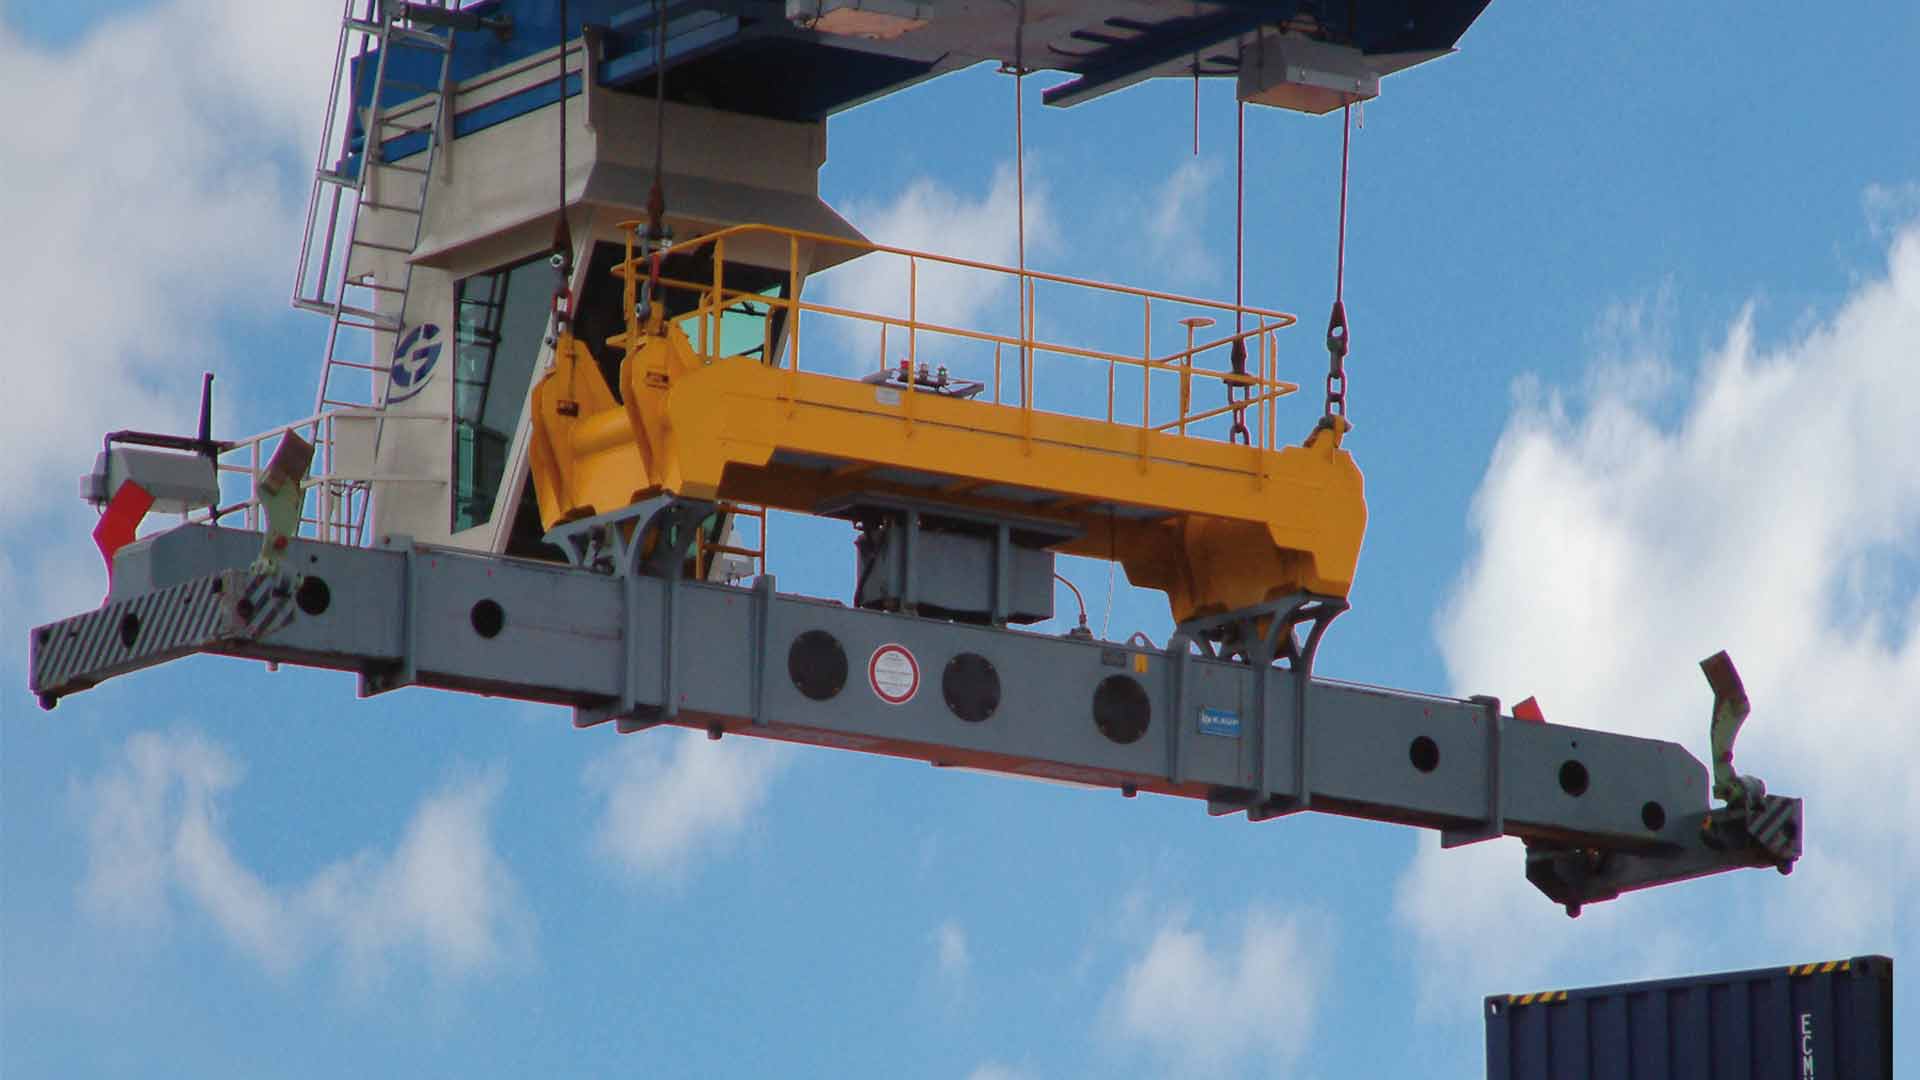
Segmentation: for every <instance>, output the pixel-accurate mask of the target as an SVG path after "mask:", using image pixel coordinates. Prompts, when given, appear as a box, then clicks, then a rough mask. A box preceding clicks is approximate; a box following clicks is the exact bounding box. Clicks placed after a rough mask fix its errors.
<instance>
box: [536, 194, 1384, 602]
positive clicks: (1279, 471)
mask: <svg viewBox="0 0 1920 1080" xmlns="http://www.w3.org/2000/svg"><path fill="white" fill-rule="evenodd" d="M770 239H771V240H774V241H778V242H779V244H780V245H781V246H784V247H786V248H787V249H788V251H789V254H790V262H789V278H790V281H791V286H790V289H789V291H788V293H787V295H786V296H785V297H784V298H779V297H770V296H764V295H762V294H758V293H754V294H747V293H741V292H734V291H729V290H727V289H725V288H723V287H722V281H723V280H724V267H725V265H726V260H725V253H726V248H727V246H728V244H729V242H730V241H731V242H732V243H734V244H742V243H743V242H746V243H751V244H752V245H753V246H754V248H756V249H758V251H760V252H761V253H762V256H761V257H762V259H764V252H765V251H766V250H767V244H768V242H769V240H770ZM803 242H811V243H813V244H821V243H840V244H845V243H847V242H846V241H843V240H839V239H837V238H832V237H826V236H819V235H813V234H806V233H798V232H793V231H790V230H783V229H774V228H771V227H766V226H740V227H736V228H733V229H727V230H723V231H721V232H718V233H714V234H711V235H709V236H706V237H702V238H700V239H698V240H694V241H690V242H688V243H686V244H681V245H678V246H676V247H675V248H674V251H675V252H686V251H698V250H702V249H704V248H705V247H706V246H708V245H710V246H711V248H712V256H713V265H714V280H713V281H712V282H710V283H700V284H693V283H685V282H669V283H667V284H668V286H669V287H677V288H691V289H698V290H699V291H700V295H701V300H700V303H699V306H698V307H697V308H695V309H694V310H693V311H692V312H690V313H688V314H684V315H681V316H679V317H677V318H676V319H675V320H673V321H668V320H666V319H665V318H663V316H662V314H661V311H660V310H659V306H658V305H656V306H655V309H654V311H653V312H652V314H651V316H650V317H649V318H648V319H647V320H646V321H645V322H640V321H639V320H637V319H636V318H635V317H634V315H633V312H634V310H635V303H634V301H635V300H636V298H637V291H636V283H637V282H640V281H644V280H645V278H646V273H647V269H646V267H647V264H646V261H645V259H644V257H643V258H640V259H636V258H634V257H633V239H632V233H631V229H630V230H629V239H628V250H627V254H628V258H627V260H626V262H625V263H624V264H623V265H622V266H619V267H616V268H615V273H617V274H619V275H621V276H622V277H624V278H625V279H626V311H627V312H628V313H629V318H628V328H627V331H626V333H624V334H622V335H620V336H619V337H617V338H614V339H611V342H610V343H612V344H617V345H619V346H621V347H622V348H623V350H624V353H625V358H624V360H623V362H622V364H621V368H620V396H619V398H617V399H616V398H615V396H614V394H613V392H612V390H611V388H610V387H609V386H608V385H607V382H606V379H605V378H604V377H603V376H602V375H601V372H600V368H599V366H598V365H597V363H596V362H595V361H594V358H593V355H592V353H591V352H590V351H589V350H588V348H587V346H586V344H585V343H584V342H581V341H578V340H575V339H573V338H571V337H570V336H563V337H562V339H561V341H560V343H559V346H558V347H557V348H556V351H555V361H554V366H553V368H552V369H551V370H550V371H548V372H547V373H546V374H545V375H544V376H543V377H542V378H541V380H540V382H539V383H538V384H537V385H536V387H535V388H534V395H533V438H532V443H531V447H530V455H529V456H530V460H531V464H532V469H533V480H534V485H535V489H536V492H537V495H538V498H539V504H540V515H541V520H542V522H543V523H544V524H545V526H546V527H548V528H552V527H553V526H555V525H557V524H560V523H563V522H566V521H571V520H576V519H579V518H582V517H588V516H592V515H595V514H603V513H607V512H610V511H613V510H617V509H620V508H622V507H625V506H628V505H630V504H632V503H634V502H637V501H639V500H641V499H645V498H649V497H653V496H656V495H661V494H673V495H679V496H682V497H686V498H692V499H702V500H716V501H727V502H736V503H751V504H759V505H762V506H766V507H772V508H778V509H785V510H797V511H803V512H813V511H815V510H816V509H817V508H819V507H821V506H823V505H826V504H829V503H832V502H835V501H837V500H844V499H845V497H847V496H853V495H861V494H882V493H884V494H889V495H897V496H909V497H912V498H915V499H918V500H920V501H922V502H932V503H938V504H942V505H948V506H952V507H954V508H956V509H965V510H972V511H985V512H989V513H995V514H1002V515H1010V516H1017V517H1021V518H1028V519H1032V518H1042V519H1050V520H1053V521H1057V522H1060V523H1061V524H1063V525H1066V526H1069V527H1070V529H1071V531H1074V532H1076V533H1077V535H1076V536H1075V537H1074V538H1073V539H1070V540H1067V541H1064V542H1062V543H1060V544H1058V545H1056V547H1055V549H1054V550H1057V551H1061V552H1066V553H1069V554H1074V555H1084V556H1090V557H1094V558H1102V559H1113V560H1115V561H1117V562H1119V563H1120V564H1121V565H1122V566H1124V567H1125V569H1126V571H1127V577H1128V580H1129V581H1131V582H1132V583H1133V584H1135V585H1140V586H1145V587H1148V588H1155V589H1160V590H1162V591H1164V592H1165V593H1166V594H1167V598H1168V601H1169V603H1170V605H1171V607H1172V612H1173V616H1174V618H1175V620H1176V621H1185V620H1186V619H1189V618H1193V617H1195V616H1202V615H1210V614H1217V613H1223V612H1227V611H1233V610H1237V609H1241V608H1246V607H1250V606H1252V605H1255V604H1259V603H1261V602H1263V601H1267V600H1270V599H1274V598H1277V597H1279V596H1283V595H1286V594H1289V593H1295V592H1310V593H1317V594H1320V595H1325V596H1335V597H1342V598H1344V597H1345V596H1346V595H1347V593H1348V591H1349V590H1350V589H1351V588H1352V585H1353V575H1354V568H1355V565H1356V563H1357V562H1358V560H1359V555H1360V544H1361V540H1362V537H1363V536H1364V534H1365V532H1366V521H1367V511H1366V501H1365V496H1364V490H1363V481H1362V478H1361V475H1360V470H1359V467H1358V466H1356V465H1355V464H1354V462H1353V459H1352V456H1351V455H1350V454H1348V452H1347V451H1346V450H1344V449H1342V448H1341V445H1340V443H1341V438H1342V436H1343V435H1344V434H1345V432H1346V430H1347V427H1346V422H1345V420H1344V419H1341V418H1334V419H1333V420H1332V422H1331V423H1329V424H1323V425H1322V426H1320V427H1318V428H1316V429H1315V430H1314V431H1313V433H1312V434H1311V435H1310V436H1309V437H1308V438H1307V440H1306V442H1305V444H1304V445H1300V446H1276V445H1275V426H1276V419H1275V413H1276V409H1275V405H1276V402H1277V401H1278V399H1279V398H1281V397H1283V396H1285V395H1287V394H1290V393H1292V392H1293V391H1294V390H1296V389H1298V387H1297V386H1296V385H1295V384H1292V383H1287V382H1282V381H1280V380H1278V379H1275V378H1274V377H1273V368H1274V367H1275V360H1276V354H1277V350H1276V348H1275V340H1274V331H1276V330H1278V329H1280V328H1282V327H1285V326H1287V325H1290V324H1291V323H1292V322H1293V321H1294V320H1293V318H1292V317H1291V316H1288V315H1285V314H1283V313H1280V312H1272V311H1263V310H1260V309H1257V308H1249V307H1237V308H1236V307H1234V306H1231V305H1222V304H1215V303H1211V302H1209V301H1203V300H1196V299H1192V298H1188V297H1180V296H1174V295H1172V294H1167V293H1157V292H1151V291H1147V290H1139V289H1129V288H1124V287H1119V286H1111V285H1101V284H1098V283H1095V282H1089V281H1083V280H1079V279H1073V278H1065V277H1061V276H1059V275H1051V274H1044V273H1039V272H1036V271H1026V272H1024V273H1023V272H1021V271H1018V270H1013V269H1010V268H1006V267H999V266H993V265H991V264H987V263H979V262H973V261H970V260H963V259H952V258H948V257H944V256H937V255H929V254H925V253H921V252H913V251H907V250H905V249H902V248H892V247H885V246H882V245H865V244H860V245H852V246H857V247H861V248H863V249H866V250H867V251H868V252H869V253H873V254H878V255H884V256H889V257H894V258H895V259H896V260H905V262H906V265H907V276H908V279H909V282H908V289H907V295H906V305H907V307H908V314H907V315H906V317H904V318H902V317H899V316H892V315H880V314H874V313H871V312H862V311H854V310H850V309H847V308H841V307H831V306H827V305H822V304H814V303H808V302H803V301H800V300H799V299H798V298H797V297H798V293H799V288H798V285H799V269H798V268H799V266H800V265H801V263H800V258H799V256H800V252H801V244H802V243H803ZM936 270H937V271H938V272H940V273H944V274H946V275H948V278H947V280H948V281H949V282H951V280H952V275H954V274H957V273H960V272H966V273H970V274H982V275H989V276H991V275H1002V276H1005V277H1006V278H1007V279H1008V280H1009V281H1011V282H1016V283H1017V285H1018V287H1019V289H1020V298H1021V299H1022V300H1023V301H1024V302H1023V303H1022V304H1021V305H1020V307H1021V311H1020V321H1021V323H1022V324H1023V328H1022V332H1020V333H1018V334H1013V335H1002V334H995V333H989V332H984V331H970V330H961V329H958V328H955V327H951V326H945V325H939V324H936V323H932V322H928V321H922V320H920V319H917V318H916V317H915V316H916V315H917V313H918V310H919V309H920V308H921V305H922V302H921V300H920V298H919V296H918V295H917V293H918V291H919V286H920V279H921V278H922V277H923V276H926V277H933V276H934V272H935V271H936ZM1037 283H1046V284H1049V286H1050V287H1054V286H1058V287H1064V288H1072V289H1082V290H1093V291H1095V292H1097V293H1099V294H1101V295H1103V296H1105V297H1108V298H1112V297H1119V298H1122V299H1124V300H1125V301H1126V302H1129V303H1131V302H1134V301H1135V300H1137V301H1138V302H1140V303H1141V305H1142V310H1143V311H1144V318H1143V324H1144V326H1145V331H1144V333H1143V341H1144V345H1143V348H1142V354H1141V355H1139V356H1123V355H1119V354H1115V353H1110V352H1104V351H1099V350H1095V349H1088V348H1082V347H1078V346H1072V345H1066V344H1060V343H1052V342H1047V341H1042V340H1038V339H1036V338H1035V335H1034V334H1033V332H1032V328H1033V325H1034V321H1035V320H1034V316H1033V306H1034V301H1035V299H1036V297H1037V290H1036V288H1035V286H1036V284H1037ZM743 300H750V301H752V302H753V303H756V304H761V305H763V306H764V307H765V308H766V309H767V310H769V311H770V312H772V311H779V312H782V313H783V314H784V324H785V332H784V334H783V335H782V337H783V340H781V341H777V342H776V341H775V340H774V334H773V330H772V327H773V324H774V320H773V319H772V318H768V319H767V320H766V325H767V328H768V330H767V340H766V342H765V346H766V347H765V349H764V351H763V352H762V354H761V355H762V356H772V357H773V361H772V362H766V361H763V360H762V359H759V358H756V357H752V356H739V355H736V356H714V355H709V354H708V353H710V352H713V351H718V343H719V341H720V339H721V333H720V322H719V320H720V318H721V317H722V315H723V314H724V313H725V312H726V311H727V309H728V308H729V307H730V306H733V305H737V304H739V303H741V302H742V301H743ZM1156 305H1159V306H1160V308H1161V309H1162V311H1163V312H1164V311H1165V310H1166V309H1168V308H1172V309H1174V310H1176V311H1182V310H1198V311H1212V312H1214V313H1215V315H1216V316H1221V317H1222V318H1221V321H1222V322H1223V323H1224V322H1225V321H1226V320H1229V319H1231V320H1234V321H1236V322H1238V323H1242V324H1247V325H1249V326H1250V328H1246V329H1243V330H1241V331H1238V332H1235V333H1233V334H1229V335H1228V336H1225V337H1222V338H1220V339H1218V340H1213V341H1207V342H1204V343H1201V344H1199V345H1197V346H1196V345H1194V344H1193V343H1192V335H1193V333H1194V331H1195V330H1196V329H1198V328H1203V327H1204V326H1206V325H1210V324H1211V322H1212V319H1213V316H1190V317H1189V319H1187V320H1184V321H1186V323H1187V325H1188V340H1189V343H1188V346H1187V348H1186V349H1185V350H1182V351H1175V352H1172V353H1169V354H1166V355H1161V356H1155V355H1153V354H1152V352H1151V342H1152V333H1153V324H1154V318H1155V315H1154V311H1155V306H1156ZM803 316H812V318H807V319H806V321H805V322H804V323H803V322H802V318H803ZM823 319H853V320H862V321H865V322H869V323H877V324H880V325H881V326H882V327H884V328H886V331H891V332H898V333H900V334H901V335H903V336H904V337H905V339H906V343H907V356H906V358H905V364H906V368H907V370H908V371H914V370H918V368H917V366H916V365H918V364H919V359H918V357H917V356H916V353H920V350H921V349H922V341H923V339H933V338H945V339H958V340H961V341H972V342H976V343H985V344H986V345H991V346H992V347H993V348H994V349H995V350H996V354H995V360H994V379H993V391H994V393H993V398H994V399H998V398H1000V397H1001V396H1003V395H1002V389H1003V388H1002V387H1001V385H1000V378H999V375H1000V367H1001V365H1000V359H999V351H1000V350H1007V349H1011V350H1017V356H1018V358H1019V371H1020V376H1019V383H1020V391H1021V392H1020V394H1019V400H1020V402H1021V404H1018V405H1014V404H1005V403H1001V402H999V401H997V400H975V399H967V398H960V397H954V396H949V395H947V394H944V393H940V392H937V391H935V390H932V389H927V388H925V387H924V386H923V385H922V384H920V383H918V382H916V381H915V380H912V379H907V380H904V381H898V380H896V381H885V382H877V381H874V380H875V379H877V378H878V376H874V377H870V378H869V380H868V381H861V380H858V379H854V378H849V377H845V376H841V375H835V374H829V373H825V372H819V371H811V370H803V369H802V367H801V363H800V337H801V331H802V329H803V328H804V329H805V330H806V331H807V332H808V333H809V335H810V340H811V339H812V338H813V337H818V336H821V335H819V334H818V332H817V331H816V329H815V328H816V327H817V326H818V325H820V322H821V321H822V320H823ZM1165 328H1166V326H1165V320H1164V316H1163V320H1162V329H1163V331H1164V330H1165ZM689 330H691V331H692V332H693V333H694V335H695V338H690V337H689ZM696 338H697V340H696ZM896 340H898V339H896ZM1236 341H1239V342H1242V343H1245V344H1247V345H1250V346H1251V347H1250V348H1248V349H1247V350H1246V353H1245V355H1246V356H1247V357H1248V359H1249V361H1250V362H1248V363H1247V364H1245V367H1246V368H1247V371H1246V373H1245V374H1236V373H1233V372H1231V371H1225V370H1220V371H1215V370H1209V369H1208V368H1206V367H1202V366H1198V365H1196V363H1195V360H1196V358H1197V357H1200V356H1203V355H1205V354H1208V353H1209V352H1211V353H1213V354H1214V355H1217V356H1221V357H1225V356H1226V355H1227V354H1228V352H1229V350H1230V349H1231V348H1232V346H1233V344H1234V342H1236ZM707 342H711V343H713V345H712V347H711V348H709V349H708V350H707V352H706V353H703V350H702V348H701V347H700V346H701V344H702V343H707ZM883 342H884V337H883ZM882 348H883V350H884V348H885V345H884V344H883V345H882ZM835 355H836V357H844V356H845V350H844V349H842V350H837V351H836V352H835ZM921 355H924V353H922V354H921ZM1043 356H1055V357H1058V356H1064V357H1075V358H1078V359H1079V360H1081V361H1083V362H1091V363H1092V364H1094V365H1095V366H1096V367H1097V365H1098V364H1100V363H1102V362H1104V363H1105V365H1106V367H1107V371H1106V386H1107V396H1106V418H1105V419H1101V418H1097V417H1086V416H1077V415H1067V414H1062V413H1058V412H1050V411H1046V410H1043V409H1040V408H1036V407H1034V406H1033V404H1032V401H1033V381H1034V379H1033V372H1034V368H1035V363H1036V361H1037V360H1038V359H1039V358H1041V357H1043ZM1255 356H1257V369H1256V364H1255V363H1253V362H1251V361H1252V359H1253V358H1254V357H1255ZM884 358H885V354H884V352H883V359H884ZM1055 362H1056V363H1059V361H1055ZM1085 366H1086V365H1085V363H1083V364H1082V367H1083V368H1084V367H1085ZM1221 366H1222V367H1223V368H1224V367H1226V365H1225V364H1224V363H1223V364H1222V365H1221ZM1129 367H1130V368H1133V369H1137V370H1140V371H1142V372H1143V373H1144V374H1143V375H1142V376H1141V377H1140V385H1141V398H1142V401H1141V416H1142V420H1143V422H1141V423H1130V422H1125V421H1119V420H1115V419H1113V417H1114V413H1115V400H1114V389H1115V385H1116V372H1117V371H1120V370H1125V369H1127V368H1129ZM1156 376H1158V377H1159V378H1160V379H1161V380H1162V381H1176V382H1177V383H1178V385H1179V397H1178V405H1179V410H1178V413H1177V414H1176V415H1175V416H1173V417H1172V418H1171V419H1167V420H1164V421H1162V422H1158V423H1155V422H1154V421H1153V411H1152V400H1151V394H1152V389H1153V384H1154V382H1155V378H1156ZM1196 380H1199V381H1203V382H1205V381H1213V382H1217V383H1225V384H1230V385H1231V386H1232V387H1233V388H1234V390H1235V391H1236V392H1237V393H1238V394H1239V395H1241V396H1240V397H1239V399H1238V401H1237V404H1235V405H1228V406H1222V407H1218V408H1210V409H1205V410H1201V411H1193V409H1192V405H1191V401H1192V383H1193V382H1194V381H1196ZM982 389H983V391H984V382H983V386H982ZM1236 411H1237V412H1238V413H1240V414H1242V415H1244V417H1245V418H1246V419H1248V420H1249V421H1250V422H1251V423H1250V426H1249V429H1248V439H1247V442H1246V443H1236V442H1230V441H1224V440H1221V439H1216V438H1203V437H1199V436H1198V435H1197V434H1190V433H1187V432H1189V431H1190V429H1194V428H1197V427H1199V426H1200V425H1201V424H1202V423H1203V422H1205V421H1208V420H1214V421H1216V424H1220V423H1224V421H1225V414H1227V413H1229V412H1236Z"/></svg>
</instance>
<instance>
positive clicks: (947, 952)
mask: <svg viewBox="0 0 1920 1080" xmlns="http://www.w3.org/2000/svg"><path fill="white" fill-rule="evenodd" d="M933 954H934V957H933V960H934V969H935V970H936V971H937V972H939V975H940V978H941V980H942V981H943V982H945V983H947V984H948V985H950V986H956V987H957V986H959V985H960V984H962V983H964V982H966V981H967V974H968V972H970V971H972V970H973V954H972V953H971V952H970V951H969V950H968V949H967V931H966V928H965V927H963V926H961V925H960V924H959V923H957V922H954V921H953V920H952V919H948V920H946V921H945V922H943V923H941V924H940V925H939V926H938V927H936V928H935V929H934V931H933Z"/></svg>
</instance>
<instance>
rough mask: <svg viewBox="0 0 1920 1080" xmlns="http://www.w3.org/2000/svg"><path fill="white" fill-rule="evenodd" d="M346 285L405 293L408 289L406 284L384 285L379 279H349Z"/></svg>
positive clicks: (377, 290) (375, 290) (351, 287)
mask: <svg viewBox="0 0 1920 1080" xmlns="http://www.w3.org/2000/svg"><path fill="white" fill-rule="evenodd" d="M346 287H347V288H349V289H372V290H373V291H374V292H396V293H403V292H406V291H407V287H406V286H405V285H382V284H380V283H379V282H377V281H349V282H347V284H346Z"/></svg>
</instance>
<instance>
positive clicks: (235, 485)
mask: <svg viewBox="0 0 1920 1080" xmlns="http://www.w3.org/2000/svg"><path fill="white" fill-rule="evenodd" d="M408 420H419V421H429V422H433V423H437V424H444V423H445V422H446V418H445V417H443V416H432V415H409V414H404V413H387V412H385V411H384V410H381V409H371V408H356V409H329V410H327V411H325V412H321V413H317V414H315V415H312V416H307V417H303V418H301V419H299V420H295V421H293V422H291V423H287V424H281V425H279V426H277V427H272V428H269V429H267V430H266V431H263V432H260V433H259V434H257V435H251V436H248V437H247V438H244V439H239V440H236V441H234V442H230V443H228V444H227V448H226V449H225V450H224V451H222V452H221V454H220V456H219V459H218V460H217V461H216V462H215V465H214V470H215V477H216V480H217V481H218V482H219V485H220V490H221V502H220V504H219V505H217V506H214V507H211V508H209V509H206V510H200V511H196V512H194V513H191V514H189V515H187V520H189V521H203V522H206V521H210V522H213V523H215V524H223V525H233V524H234V521H233V520H232V519H233V518H234V516H235V515H238V516H239V525H240V527H241V528H244V529H249V530H262V529H264V528H265V527H266V524H267V523H266V520H265V518H264V515H263V511H262V509H261V504H260V497H259V481H260V478H261V477H262V476H263V475H264V474H265V473H266V470H267V466H268V464H269V463H270V462H271V461H272V460H273V454H274V451H275V450H277V449H278V448H279V445H280V441H281V440H282V439H283V438H285V437H286V436H287V435H288V434H293V435H297V436H298V437H300V438H301V439H304V440H305V441H306V442H307V443H309V444H310V445H312V447H313V464H312V465H311V466H310V467H309V469H308V471H307V475H306V477H305V479H304V480H302V481H301V488H302V490H303V495H304V497H303V498H302V500H301V510H300V526H299V532H298V534H299V535H300V536H303V537H306V538H308V539H313V540H321V541H325V542H328V543H335V544H349V545H354V546H361V545H365V544H366V543H368V542H369V541H370V540H371V539H372V537H371V536H369V535H368V530H367V526H368V519H369V516H370V511H371V509H372V502H373V485H374V484H375V483H376V482H391V483H424V484H434V483H444V481H443V480H441V479H439V478H434V477H427V476H402V475H383V474H379V473H377V472H375V470H374V462H375V449H376V446H375V443H376V440H377V438H378V432H379V430H380V425H382V424H393V423H404V422H405V421H408ZM230 491H233V492H236V494H235V496H234V497H233V498H232V499H231V500H229V499H228V493H229V492H230Z"/></svg>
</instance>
